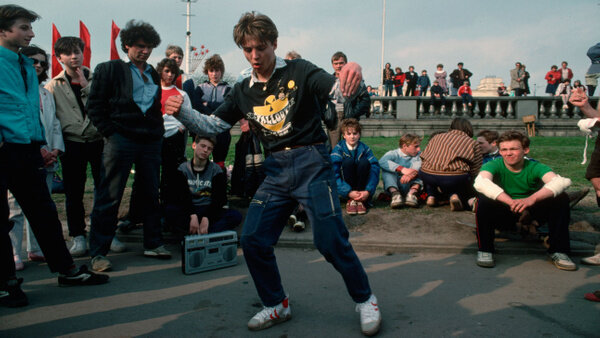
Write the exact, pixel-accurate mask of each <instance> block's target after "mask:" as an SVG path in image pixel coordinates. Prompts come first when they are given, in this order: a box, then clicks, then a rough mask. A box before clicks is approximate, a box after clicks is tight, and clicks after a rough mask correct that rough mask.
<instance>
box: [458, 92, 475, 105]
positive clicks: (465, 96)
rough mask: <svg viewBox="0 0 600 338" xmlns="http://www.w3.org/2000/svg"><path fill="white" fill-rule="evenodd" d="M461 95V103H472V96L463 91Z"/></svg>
mask: <svg viewBox="0 0 600 338" xmlns="http://www.w3.org/2000/svg"><path fill="white" fill-rule="evenodd" d="M461 97H462V103H463V104H467V103H473V96H471V95H469V94H467V93H463V94H462V95H461Z"/></svg>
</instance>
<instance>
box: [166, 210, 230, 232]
mask: <svg viewBox="0 0 600 338" xmlns="http://www.w3.org/2000/svg"><path fill="white" fill-rule="evenodd" d="M209 208H210V205H202V206H195V207H194V214H196V215H197V216H198V222H200V221H202V217H207V218H208V233H214V232H223V231H227V230H232V229H235V227H237V226H238V225H240V223H241V222H242V214H241V213H240V212H239V211H237V210H233V209H223V208H221V209H220V210H218V211H216V212H213V213H210V215H209V212H208V209H209ZM165 218H166V220H167V224H169V225H170V226H171V228H172V229H173V230H174V232H175V234H176V235H177V236H178V237H183V236H185V235H187V234H189V233H190V212H189V211H188V210H186V209H185V208H183V207H181V206H179V205H173V204H169V205H167V206H166V207H165Z"/></svg>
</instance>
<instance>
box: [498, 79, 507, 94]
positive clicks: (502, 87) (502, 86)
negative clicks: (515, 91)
mask: <svg viewBox="0 0 600 338" xmlns="http://www.w3.org/2000/svg"><path fill="white" fill-rule="evenodd" d="M497 91H498V96H509V94H508V90H506V85H505V84H504V82H500V85H499V86H498V90H497Z"/></svg>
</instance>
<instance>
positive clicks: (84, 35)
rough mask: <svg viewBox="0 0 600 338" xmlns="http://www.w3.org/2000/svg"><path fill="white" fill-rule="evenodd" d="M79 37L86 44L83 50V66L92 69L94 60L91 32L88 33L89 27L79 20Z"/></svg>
mask: <svg viewBox="0 0 600 338" xmlns="http://www.w3.org/2000/svg"><path fill="white" fill-rule="evenodd" d="M79 37H80V38H81V40H83V43H84V44H85V47H84V50H83V65H84V66H86V67H88V68H90V60H91V59H92V48H91V43H90V31H88V29H87V27H86V26H85V24H84V23H83V21H81V20H79Z"/></svg>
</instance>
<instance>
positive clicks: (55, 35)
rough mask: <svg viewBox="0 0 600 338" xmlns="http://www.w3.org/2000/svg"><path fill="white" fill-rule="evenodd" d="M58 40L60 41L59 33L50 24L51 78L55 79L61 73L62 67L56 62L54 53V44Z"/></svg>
mask: <svg viewBox="0 0 600 338" xmlns="http://www.w3.org/2000/svg"><path fill="white" fill-rule="evenodd" d="M58 39H60V33H59V32H58V29H56V26H54V24H52V77H55V76H56V75H58V74H59V73H60V72H62V66H61V64H60V62H58V59H57V58H56V53H55V52H54V43H55V42H56V40H58Z"/></svg>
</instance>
